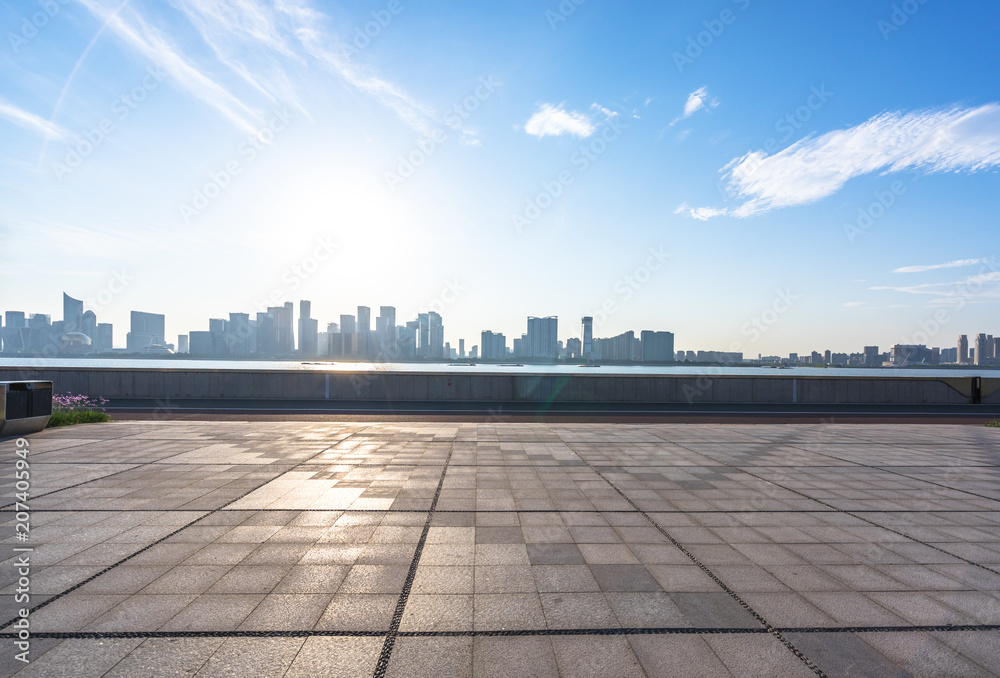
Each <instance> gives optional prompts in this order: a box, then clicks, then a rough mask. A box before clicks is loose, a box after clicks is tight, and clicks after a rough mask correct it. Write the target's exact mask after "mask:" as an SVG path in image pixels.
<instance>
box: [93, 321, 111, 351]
mask: <svg viewBox="0 0 1000 678" xmlns="http://www.w3.org/2000/svg"><path fill="white" fill-rule="evenodd" d="M114 350H115V328H114V326H113V325H112V324H111V323H97V336H96V337H94V353H111V352H112V351H114Z"/></svg>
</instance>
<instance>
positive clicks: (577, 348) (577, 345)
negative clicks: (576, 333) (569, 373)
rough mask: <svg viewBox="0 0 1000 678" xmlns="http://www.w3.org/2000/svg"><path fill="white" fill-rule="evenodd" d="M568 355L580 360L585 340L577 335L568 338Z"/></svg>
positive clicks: (572, 358)
mask: <svg viewBox="0 0 1000 678" xmlns="http://www.w3.org/2000/svg"><path fill="white" fill-rule="evenodd" d="M566 357H567V358H569V359H570V360H579V359H580V358H582V357H583V342H582V341H581V340H579V339H577V338H575V337H573V338H571V339H567V340H566Z"/></svg>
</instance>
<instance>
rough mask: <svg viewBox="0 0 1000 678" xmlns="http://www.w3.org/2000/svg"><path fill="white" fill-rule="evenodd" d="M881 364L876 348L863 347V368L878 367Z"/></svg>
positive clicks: (880, 357)
mask: <svg viewBox="0 0 1000 678" xmlns="http://www.w3.org/2000/svg"><path fill="white" fill-rule="evenodd" d="M881 364H882V356H881V355H879V352H878V346H865V367H878V366H880V365H881Z"/></svg>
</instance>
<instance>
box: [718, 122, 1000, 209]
mask: <svg viewBox="0 0 1000 678" xmlns="http://www.w3.org/2000/svg"><path fill="white" fill-rule="evenodd" d="M997 166H1000V104H996V103H993V104H986V105H983V106H979V107H976V108H959V107H953V108H947V109H938V110H924V111H916V112H913V113H905V114H904V113H898V112H897V113H884V114H882V115H877V116H875V117H873V118H871V119H870V120H868V121H866V122H864V123H862V124H860V125H857V126H856V127H850V128H848V129H844V130H837V131H834V132H827V133H826V134H823V135H820V136H818V137H807V138H805V139H803V140H801V141H799V142H797V143H795V144H793V145H791V146H789V147H788V148H786V149H785V150H783V151H781V152H779V153H775V154H774V155H771V156H768V155H767V153H765V152H763V151H753V152H750V153H747V154H746V155H744V156H743V157H741V158H736V159H734V160H733V161H732V162H730V163H729V164H728V165H726V166H725V167H723V171H724V172H725V175H724V179H725V180H726V181H727V188H728V190H729V191H730V193H731V194H732V195H734V196H736V197H739V198H744V199H745V201H744V202H743V204H742V205H739V206H737V207H733V208H727V209H724V210H722V211H721V214H728V215H730V216H734V217H740V218H742V217H749V216H753V215H757V214H763V213H765V212H769V211H770V210H773V209H778V208H782V207H790V206H793V205H804V204H807V203H810V202H815V201H817V200H820V199H822V198H826V197H828V196H830V195H832V194H834V193H836V192H837V191H838V190H840V188H841V187H843V185H844V184H845V183H847V181H848V180H850V179H852V178H854V177H858V176H862V175H865V174H870V173H872V172H881V173H883V174H889V173H892V172H901V171H903V170H919V171H922V172H924V173H926V174H930V173H934V172H962V171H964V172H975V171H978V170H983V169H989V168H993V167H997Z"/></svg>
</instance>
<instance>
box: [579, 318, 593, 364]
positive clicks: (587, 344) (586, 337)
mask: <svg viewBox="0 0 1000 678" xmlns="http://www.w3.org/2000/svg"><path fill="white" fill-rule="evenodd" d="M581 322H582V323H583V349H582V350H583V359H584V360H590V356H591V355H592V354H593V352H594V319H593V318H592V317H590V316H589V315H587V316H584V317H583V318H582V319H581Z"/></svg>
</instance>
